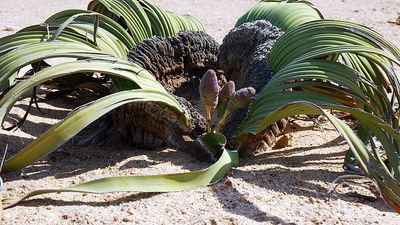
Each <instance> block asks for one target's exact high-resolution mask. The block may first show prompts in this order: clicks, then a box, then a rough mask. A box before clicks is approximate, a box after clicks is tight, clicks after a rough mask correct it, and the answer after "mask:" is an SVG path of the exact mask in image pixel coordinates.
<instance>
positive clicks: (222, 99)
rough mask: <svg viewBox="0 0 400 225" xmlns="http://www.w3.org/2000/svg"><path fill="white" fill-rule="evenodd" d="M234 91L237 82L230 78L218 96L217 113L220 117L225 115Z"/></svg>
mask: <svg viewBox="0 0 400 225" xmlns="http://www.w3.org/2000/svg"><path fill="white" fill-rule="evenodd" d="M234 92H235V83H234V82H233V81H231V80H230V81H228V82H227V83H226V84H225V85H224V87H223V88H222V90H221V92H220V93H219V96H218V106H217V115H218V117H219V118H221V117H222V116H223V115H224V112H225V109H226V105H227V104H228V101H229V98H230V96H231V95H232V94H233V93H234Z"/></svg>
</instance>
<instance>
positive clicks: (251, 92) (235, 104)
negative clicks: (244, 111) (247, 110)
mask: <svg viewBox="0 0 400 225" xmlns="http://www.w3.org/2000/svg"><path fill="white" fill-rule="evenodd" d="M255 95H256V90H255V89H254V88H252V87H247V88H242V89H240V90H238V91H236V92H235V93H233V94H232V95H231V98H230V99H229V102H228V105H227V106H226V110H229V111H230V112H232V111H234V110H236V109H240V108H243V107H244V106H246V105H247V104H248V103H249V102H250V100H251V98H252V97H254V96H255Z"/></svg>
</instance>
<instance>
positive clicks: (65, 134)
mask: <svg viewBox="0 0 400 225" xmlns="http://www.w3.org/2000/svg"><path fill="white" fill-rule="evenodd" d="M140 101H153V102H159V103H162V104H165V105H168V106H170V107H171V108H172V109H174V110H175V111H176V112H177V113H179V115H180V117H181V121H185V122H186V124H184V125H187V119H186V117H185V116H186V115H185V114H184V111H183V109H182V108H181V107H180V105H179V103H178V102H177V101H176V100H175V98H173V97H172V96H171V95H169V94H167V93H166V92H164V91H159V90H154V89H153V90H141V89H138V90H131V91H123V92H117V93H115V94H111V95H108V96H105V97H103V98H101V99H99V100H97V101H94V102H91V103H89V104H86V105H84V106H82V107H81V108H80V109H77V110H75V111H74V112H73V113H72V114H71V115H69V116H68V117H67V118H66V119H64V120H63V121H61V122H59V123H58V124H56V125H55V126H53V127H52V128H51V129H49V130H48V131H47V132H45V133H44V134H42V135H41V136H40V137H39V138H38V139H36V140H34V141H33V142H32V143H31V144H30V145H28V146H27V147H25V148H24V149H23V150H21V151H19V152H18V153H17V154H16V155H15V156H13V157H12V158H10V159H8V160H7V161H6V162H5V164H4V167H3V171H4V172H10V171H16V170H20V169H22V168H24V167H26V166H28V165H30V164H32V163H33V162H36V161H37V160H39V159H41V158H43V157H44V156H46V155H47V154H49V153H50V152H52V151H54V150H56V149H57V148H58V147H60V146H61V145H62V144H64V143H65V142H66V141H68V140H69V139H71V138H72V137H73V136H75V135H76V134H78V133H79V132H80V131H81V130H82V129H83V128H85V127H86V126H88V125H89V124H90V123H92V122H93V121H95V120H97V119H98V118H100V117H101V116H103V115H104V114H106V113H108V112H110V111H111V110H113V109H115V108H117V107H119V106H122V105H124V104H128V103H131V102H140ZM132 119H134V118H132Z"/></svg>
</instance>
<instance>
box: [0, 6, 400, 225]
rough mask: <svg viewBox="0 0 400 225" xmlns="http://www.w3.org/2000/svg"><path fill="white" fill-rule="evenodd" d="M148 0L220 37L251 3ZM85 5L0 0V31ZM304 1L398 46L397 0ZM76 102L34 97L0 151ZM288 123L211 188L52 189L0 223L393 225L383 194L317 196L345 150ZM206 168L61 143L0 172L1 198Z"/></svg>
mask: <svg viewBox="0 0 400 225" xmlns="http://www.w3.org/2000/svg"><path fill="white" fill-rule="evenodd" d="M153 1H154V2H157V3H159V5H161V6H162V7H164V8H167V9H170V10H173V11H175V12H178V13H189V14H192V15H193V16H196V17H198V18H199V19H200V20H201V21H202V22H203V23H204V24H205V25H206V26H207V28H208V32H209V33H210V34H211V35H213V36H214V37H215V38H216V39H217V40H219V41H221V40H222V38H223V37H224V35H225V34H226V33H227V32H228V31H229V30H230V29H231V28H232V27H233V25H234V23H235V21H236V19H237V18H239V16H240V15H242V14H243V13H244V12H245V11H246V10H247V9H249V8H250V7H251V6H252V5H254V4H255V3H256V2H257V1H250V0H246V1H244V0H241V1H239V0H231V1H216V0H203V1H193V0H189V1H172V0H160V1H156V0H153ZM87 2H88V0H76V1H50V0H1V1H0V30H1V31H0V36H4V35H8V34H11V33H13V32H15V31H16V30H18V29H19V28H22V27H24V26H27V25H31V24H37V23H40V22H42V21H43V20H45V19H46V18H47V17H48V16H50V15H52V14H53V13H55V12H57V11H60V10H63V9H67V8H85V6H86V4H87ZM178 2H179V3H178ZM313 2H314V3H315V4H316V5H317V7H318V8H320V9H321V11H322V12H323V14H324V15H325V16H326V17H327V18H335V19H346V20H351V21H355V22H359V23H362V24H365V25H367V26H369V27H372V28H373V29H375V30H377V31H379V32H380V33H382V34H383V35H384V36H386V37H387V38H388V39H389V40H391V41H393V42H394V43H395V44H396V45H398V46H400V39H399V35H400V26H396V25H393V24H389V23H387V21H388V20H395V19H396V18H397V13H400V1H398V0H385V1H364V0H351V1H350V0H329V1H328V0H316V1H313ZM32 9H34V10H32ZM7 30H8V31H7ZM25 103H26V102H25ZM77 105H79V103H78V102H73V101H72V102H71V101H69V103H68V104H67V103H66V101H65V99H60V100H57V101H52V102H50V103H49V104H41V107H42V108H43V109H44V111H45V115H41V114H40V113H39V112H38V111H37V110H36V109H33V110H32V112H31V115H30V116H29V117H28V121H27V122H26V123H25V125H24V126H23V127H22V128H21V129H20V130H18V131H16V132H9V133H7V132H4V131H1V132H0V148H3V147H4V145H5V143H6V142H8V143H10V144H11V148H12V152H16V151H17V150H18V149H19V148H21V147H23V146H24V145H26V144H27V143H29V142H30V141H32V139H34V138H36V137H37V136H38V135H39V134H40V133H42V132H43V131H45V130H46V129H48V128H49V125H51V124H54V123H56V122H57V121H59V120H60V119H62V118H63V117H64V116H65V115H66V114H67V113H68V112H69V111H70V110H71V109H73V108H74V107H76V106H77ZM24 108H26V107H25V105H24V102H22V103H21V104H18V105H17V106H16V107H15V109H13V111H12V113H13V114H18V115H21V113H22V112H23V111H22V110H23V109H24ZM290 127H291V129H292V131H293V133H292V135H293V137H292V139H291V143H292V144H291V146H288V147H286V148H283V149H278V150H274V151H271V152H268V153H265V154H263V155H260V156H258V157H256V158H252V159H244V160H241V164H240V167H238V168H236V169H234V170H232V171H231V172H230V173H229V175H228V177H227V178H225V179H224V180H223V181H222V182H220V183H219V184H216V185H214V186H211V187H204V188H198V189H194V190H191V191H186V192H177V193H164V194H140V193H136V194H135V193H134V194H129V193H128V194H126V193H125V194H124V193H123V194H106V195H87V194H58V195H57V194H51V195H46V196H43V197H39V199H38V200H35V201H29V202H25V203H23V204H21V205H19V206H17V207H15V208H12V209H9V210H6V211H4V218H3V220H2V224H112V223H116V224H119V223H127V224H399V222H400V216H399V215H398V214H396V213H394V212H393V211H392V210H391V209H389V208H388V207H387V206H386V205H385V204H384V202H383V201H382V200H376V201H367V200H365V199H361V198H357V197H354V196H353V194H352V193H353V192H354V191H358V193H362V194H365V195H371V193H369V192H368V191H366V190H360V189H355V190H352V189H350V188H344V189H341V190H340V193H339V194H336V195H332V196H328V195H327V194H326V191H327V188H328V187H329V184H330V182H332V181H333V180H334V179H335V178H336V177H337V176H339V175H342V174H343V169H342V167H341V166H342V162H343V155H344V152H345V151H346V150H347V148H348V147H347V145H346V144H345V143H343V140H342V139H341V138H339V137H338V136H337V133H336V132H335V131H334V130H332V128H331V127H330V126H322V127H315V126H314V125H313V123H312V122H310V121H304V120H296V121H294V122H292V123H291V125H290ZM206 166H207V164H204V163H200V162H198V161H195V160H194V159H193V158H191V157H190V156H189V155H186V154H183V153H180V152H176V151H174V150H165V151H142V150H138V149H133V148H132V147H130V146H127V145H125V144H123V143H122V142H120V141H118V140H114V142H113V141H112V140H109V141H108V142H107V143H106V145H105V146H103V147H101V148H96V149H90V148H77V147H74V146H72V145H71V144H66V145H64V146H63V147H62V148H61V149H60V151H57V152H55V153H53V154H51V155H49V156H48V157H46V158H45V159H44V160H43V161H40V162H39V163H36V164H35V165H34V166H31V167H29V168H27V169H25V170H24V174H23V176H21V174H19V173H12V174H5V175H3V178H4V180H5V182H6V184H5V192H4V196H5V197H11V196H14V197H15V196H20V195H21V194H22V193H25V192H27V191H28V190H34V189H37V188H41V187H60V186H66V185H71V184H77V183H80V182H83V181H88V180H92V179H95V178H101V177H106V176H114V175H133V174H159V173H171V172H179V171H188V170H196V169H201V168H204V167H206Z"/></svg>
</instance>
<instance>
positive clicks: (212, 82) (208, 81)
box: [200, 70, 220, 111]
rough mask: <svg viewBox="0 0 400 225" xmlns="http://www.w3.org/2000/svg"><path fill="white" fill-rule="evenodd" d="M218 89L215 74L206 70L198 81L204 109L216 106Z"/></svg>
mask: <svg viewBox="0 0 400 225" xmlns="http://www.w3.org/2000/svg"><path fill="white" fill-rule="evenodd" d="M219 89H220V87H219V85H218V78H217V74H216V73H215V71H214V70H208V71H207V72H206V73H205V74H204V76H203V78H202V79H201V81H200V97H201V101H202V102H203V104H204V107H205V108H206V109H209V110H211V111H212V110H214V109H215V107H216V106H217V103H218V93H219Z"/></svg>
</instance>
